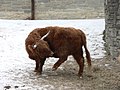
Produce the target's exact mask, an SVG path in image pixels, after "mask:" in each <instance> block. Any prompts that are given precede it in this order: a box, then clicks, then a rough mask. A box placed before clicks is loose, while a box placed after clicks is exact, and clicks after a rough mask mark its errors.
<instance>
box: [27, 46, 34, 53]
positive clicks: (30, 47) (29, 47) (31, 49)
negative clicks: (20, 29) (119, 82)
mask: <svg viewBox="0 0 120 90" xmlns="http://www.w3.org/2000/svg"><path fill="white" fill-rule="evenodd" d="M28 49H29V50H30V51H31V52H32V53H33V52H34V51H33V48H32V45H28Z"/></svg>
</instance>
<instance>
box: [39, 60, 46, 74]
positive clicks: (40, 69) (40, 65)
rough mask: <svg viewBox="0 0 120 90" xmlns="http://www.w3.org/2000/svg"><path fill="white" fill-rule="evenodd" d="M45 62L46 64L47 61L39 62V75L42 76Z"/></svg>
mask: <svg viewBox="0 0 120 90" xmlns="http://www.w3.org/2000/svg"><path fill="white" fill-rule="evenodd" d="M44 62H45V59H42V60H40V62H39V68H38V73H39V74H42V68H43V65H44Z"/></svg>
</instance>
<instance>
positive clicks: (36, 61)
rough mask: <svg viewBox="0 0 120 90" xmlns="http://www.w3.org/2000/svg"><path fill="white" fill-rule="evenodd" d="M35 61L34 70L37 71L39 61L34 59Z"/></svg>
mask: <svg viewBox="0 0 120 90" xmlns="http://www.w3.org/2000/svg"><path fill="white" fill-rule="evenodd" d="M35 63H36V67H35V70H34V72H37V71H38V69H39V64H40V62H39V60H35Z"/></svg>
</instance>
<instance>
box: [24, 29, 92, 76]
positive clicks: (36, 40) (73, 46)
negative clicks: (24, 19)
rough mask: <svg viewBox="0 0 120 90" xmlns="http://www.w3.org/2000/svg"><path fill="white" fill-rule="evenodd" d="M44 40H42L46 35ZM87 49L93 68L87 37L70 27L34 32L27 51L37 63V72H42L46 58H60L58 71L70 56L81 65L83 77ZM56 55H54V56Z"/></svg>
mask: <svg viewBox="0 0 120 90" xmlns="http://www.w3.org/2000/svg"><path fill="white" fill-rule="evenodd" d="M47 33H48V35H47V36H46V37H44V39H42V40H41V39H40V38H41V37H43V36H44V35H45V34H47ZM82 46H84V48H85V52H86V58H87V62H88V66H89V67H90V66H91V58H90V53H89V51H88V49H87V46H86V36H85V34H84V33H83V31H81V30H80V29H75V28H70V27H46V28H38V29H35V30H33V31H32V32H31V33H30V34H29V36H28V37H27V39H26V50H27V52H28V54H29V57H30V58H31V59H34V60H35V61H36V68H35V70H36V71H39V72H40V73H41V72H42V67H43V65H44V61H45V59H46V57H49V56H53V57H57V58H59V60H58V61H57V62H56V63H55V64H54V66H53V70H56V69H57V68H58V67H59V66H60V65H61V64H62V63H63V62H64V61H66V60H67V57H68V56H69V55H72V56H73V57H74V58H75V60H76V61H77V63H78V65H79V72H78V75H79V76H82V73H83V68H84V57H83V49H82ZM53 53H54V54H53Z"/></svg>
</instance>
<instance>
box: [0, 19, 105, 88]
mask: <svg viewBox="0 0 120 90" xmlns="http://www.w3.org/2000/svg"><path fill="white" fill-rule="evenodd" d="M46 26H65V27H74V28H79V29H81V30H83V31H84V32H85V33H86V35H87V42H88V44H87V45H88V49H89V51H90V53H91V57H92V58H93V59H94V60H95V59H101V58H103V57H104V56H105V50H104V41H103V40H102V37H103V34H102V33H103V30H104V27H105V22H104V19H92V20H91V19H90V20H36V21H29V20H0V46H1V48H0V61H1V62H0V90H4V89H6V88H9V89H10V90H14V89H17V90H54V89H56V88H57V89H58V90H79V87H81V89H80V90H91V89H86V88H84V87H83V86H84V85H83V86H82V84H81V85H80V86H79V84H78V83H75V84H76V85H77V84H78V88H72V87H74V86H75V85H74V84H71V83H70V80H72V81H74V79H75V80H76V79H77V76H76V75H74V74H71V73H70V72H72V71H67V72H68V73H65V72H66V71H65V70H63V69H64V68H65V66H66V65H67V64H66V65H65V64H64V65H62V66H61V67H60V69H59V70H58V73H57V72H56V73H55V72H52V71H51V68H52V65H53V64H54V63H55V61H56V60H55V59H54V58H49V59H47V61H46V63H45V64H46V65H45V67H44V71H43V75H42V76H36V75H35V73H34V72H33V70H34V67H35V63H34V61H32V60H30V59H29V58H28V55H27V53H26V51H25V46H24V42H25V39H26V37H27V35H28V34H29V33H30V32H31V31H32V30H33V29H34V28H37V27H46ZM69 59H70V60H71V61H74V60H73V58H72V57H70V58H69ZM67 63H69V64H71V63H70V62H69V60H68V62H67ZM68 66H69V65H68ZM106 66H107V64H106ZM67 68H71V66H70V67H67ZM73 68H74V66H73ZM62 70H63V72H62ZM60 73H63V74H64V73H65V74H64V75H61V74H60ZM75 73H77V71H75ZM68 74H70V77H73V79H68V78H67V77H66V76H65V75H68ZM72 75H73V76H72ZM65 77H66V78H65ZM70 77H69V78H70ZM57 78H58V79H59V80H60V82H59V81H58V80H57ZM49 80H50V81H51V82H49ZM64 80H66V82H68V84H67V83H65V82H63V81H64ZM53 82H54V84H53ZM77 82H79V81H78V80H77ZM57 84H59V85H60V86H59V85H58V86H56V85H57ZM72 85H73V86H72ZM87 87H89V85H88V86H87ZM57 89H56V90H57ZM101 90H102V89H101Z"/></svg>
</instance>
